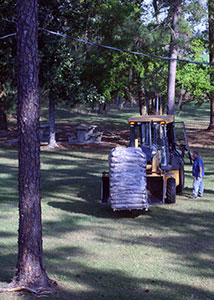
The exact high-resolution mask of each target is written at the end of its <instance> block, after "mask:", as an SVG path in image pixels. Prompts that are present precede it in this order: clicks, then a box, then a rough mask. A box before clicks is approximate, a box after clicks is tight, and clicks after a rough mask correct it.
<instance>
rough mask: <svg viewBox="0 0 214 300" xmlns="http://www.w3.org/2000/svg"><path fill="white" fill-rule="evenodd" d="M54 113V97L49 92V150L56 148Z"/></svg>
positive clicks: (51, 92)
mask: <svg viewBox="0 0 214 300" xmlns="http://www.w3.org/2000/svg"><path fill="white" fill-rule="evenodd" d="M55 112H56V103H55V95H54V93H53V91H52V90H51V91H50V93H49V128H50V133H49V141H48V147H49V148H55V147H58V145H57V142H56V125H55Z"/></svg>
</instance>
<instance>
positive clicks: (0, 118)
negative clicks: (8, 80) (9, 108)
mask: <svg viewBox="0 0 214 300" xmlns="http://www.w3.org/2000/svg"><path fill="white" fill-rule="evenodd" d="M0 87H1V90H0V130H8V123H7V113H6V105H5V98H6V92H5V91H4V85H1V84H0Z"/></svg>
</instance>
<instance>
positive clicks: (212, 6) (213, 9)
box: [208, 0, 214, 130]
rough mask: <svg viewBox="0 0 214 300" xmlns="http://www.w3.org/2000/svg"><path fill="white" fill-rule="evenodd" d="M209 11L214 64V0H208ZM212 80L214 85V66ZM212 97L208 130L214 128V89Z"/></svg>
mask: <svg viewBox="0 0 214 300" xmlns="http://www.w3.org/2000/svg"><path fill="white" fill-rule="evenodd" d="M208 12H209V52H210V63H211V64H214V3H213V0H209V1H208ZM210 81H211V84H212V85H214V66H211V67H210ZM209 99H210V124H209V127H208V130H213V129H214V91H211V92H210V94H209Z"/></svg>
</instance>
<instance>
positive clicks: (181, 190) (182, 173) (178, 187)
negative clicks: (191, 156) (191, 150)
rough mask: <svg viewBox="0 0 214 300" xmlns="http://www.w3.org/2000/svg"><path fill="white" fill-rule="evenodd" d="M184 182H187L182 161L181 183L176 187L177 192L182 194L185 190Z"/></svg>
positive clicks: (180, 170)
mask: <svg viewBox="0 0 214 300" xmlns="http://www.w3.org/2000/svg"><path fill="white" fill-rule="evenodd" d="M184 182H185V175H184V162H183V161H182V162H181V163H180V169H179V185H178V186H177V187H176V193H177V194H181V193H182V192H183V190H184Z"/></svg>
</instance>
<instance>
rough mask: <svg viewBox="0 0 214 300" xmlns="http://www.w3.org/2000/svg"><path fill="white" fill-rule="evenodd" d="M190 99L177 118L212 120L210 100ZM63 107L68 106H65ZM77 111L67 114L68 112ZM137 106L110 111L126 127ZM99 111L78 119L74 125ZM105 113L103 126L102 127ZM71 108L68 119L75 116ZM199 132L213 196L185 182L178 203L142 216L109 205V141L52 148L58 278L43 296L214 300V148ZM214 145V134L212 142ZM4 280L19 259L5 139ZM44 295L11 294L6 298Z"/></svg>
mask: <svg viewBox="0 0 214 300" xmlns="http://www.w3.org/2000/svg"><path fill="white" fill-rule="evenodd" d="M193 109H194V107H190V106H186V107H185V106H184V113H183V114H182V115H181V116H180V117H179V118H178V120H185V121H186V123H187V124H188V130H189V132H191V133H192V132H193V131H191V130H193V129H194V128H195V129H196V130H197V129H198V128H199V127H200V130H201V131H203V130H204V129H205V128H206V127H207V125H208V107H207V105H205V106H203V107H202V108H200V109H199V110H198V111H196V110H194V111H193ZM60 113H62V111H61V112H60ZM67 114H68V113H67ZM129 115H130V113H129V112H123V113H120V114H119V117H117V116H116V113H111V114H109V115H107V116H105V117H104V122H105V123H106V124H109V123H113V125H114V126H118V131H119V128H120V126H123V127H124V126H125V124H126V122H127V118H128V116H129ZM81 117H84V118H85V119H84V120H87V121H88V122H90V121H91V122H92V123H93V122H96V118H95V116H94V115H88V116H83V115H82V116H81V115H79V116H70V119H72V120H73V119H75V122H76V121H78V120H80V121H81ZM102 118H103V117H99V118H98V121H97V123H100V124H102ZM70 119H69V114H68V115H67V116H66V117H65V120H63V121H69V120H70ZM200 138H201V137H200V136H199V137H198V146H197V149H198V150H200V151H201V156H202V157H203V159H204V163H205V167H206V179H205V195H204V198H202V199H196V200H193V199H189V198H188V195H190V194H191V189H192V177H191V166H188V165H187V166H186V184H185V186H186V188H185V192H184V194H183V195H182V196H179V197H177V203H176V204H175V205H163V206H154V207H151V209H150V211H149V212H148V213H146V214H142V215H140V216H139V217H137V218H127V217H118V215H114V214H113V212H112V211H111V210H110V209H108V208H102V207H101V206H100V204H99V199H100V174H101V172H102V171H104V170H107V169H108V162H107V159H108V153H109V151H110V148H108V147H107V148H99V147H98V148H97V149H94V148H92V149H83V148H79V149H78V148H76V149H75V148H74V149H55V150H43V151H42V153H41V167H42V178H41V182H42V194H43V199H42V208H43V240H44V254H45V263H46V267H47V271H48V274H49V276H50V278H52V279H54V280H56V281H57V282H58V284H59V290H58V292H57V293H56V294H53V295H48V296H46V297H45V296H44V297H41V299H51V300H52V299H53V300H55V299H58V300H59V299H62V300H63V299H66V300H102V299H105V300H144V299H145V300H213V299H214V271H213V270H214V257H213V254H214V239H213V233H214V201H213V198H214V184H213V182H214V148H212V147H211V146H210V147H208V148H206V143H204V142H203V143H201V145H200ZM208 143H210V141H208ZM0 155H1V160H0V165H1V169H0V170H1V171H0V220H1V227H0V237H1V240H0V285H4V284H5V283H6V282H9V281H10V279H11V278H12V276H13V275H14V272H15V265H16V259H17V228H18V208H17V202H18V195H17V151H16V148H15V146H14V145H6V144H0ZM15 299H17V300H29V299H37V298H36V297H35V296H32V295H29V294H27V293H26V294H19V293H13V294H11V293H9V294H7V293H4V294H0V300H15Z"/></svg>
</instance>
